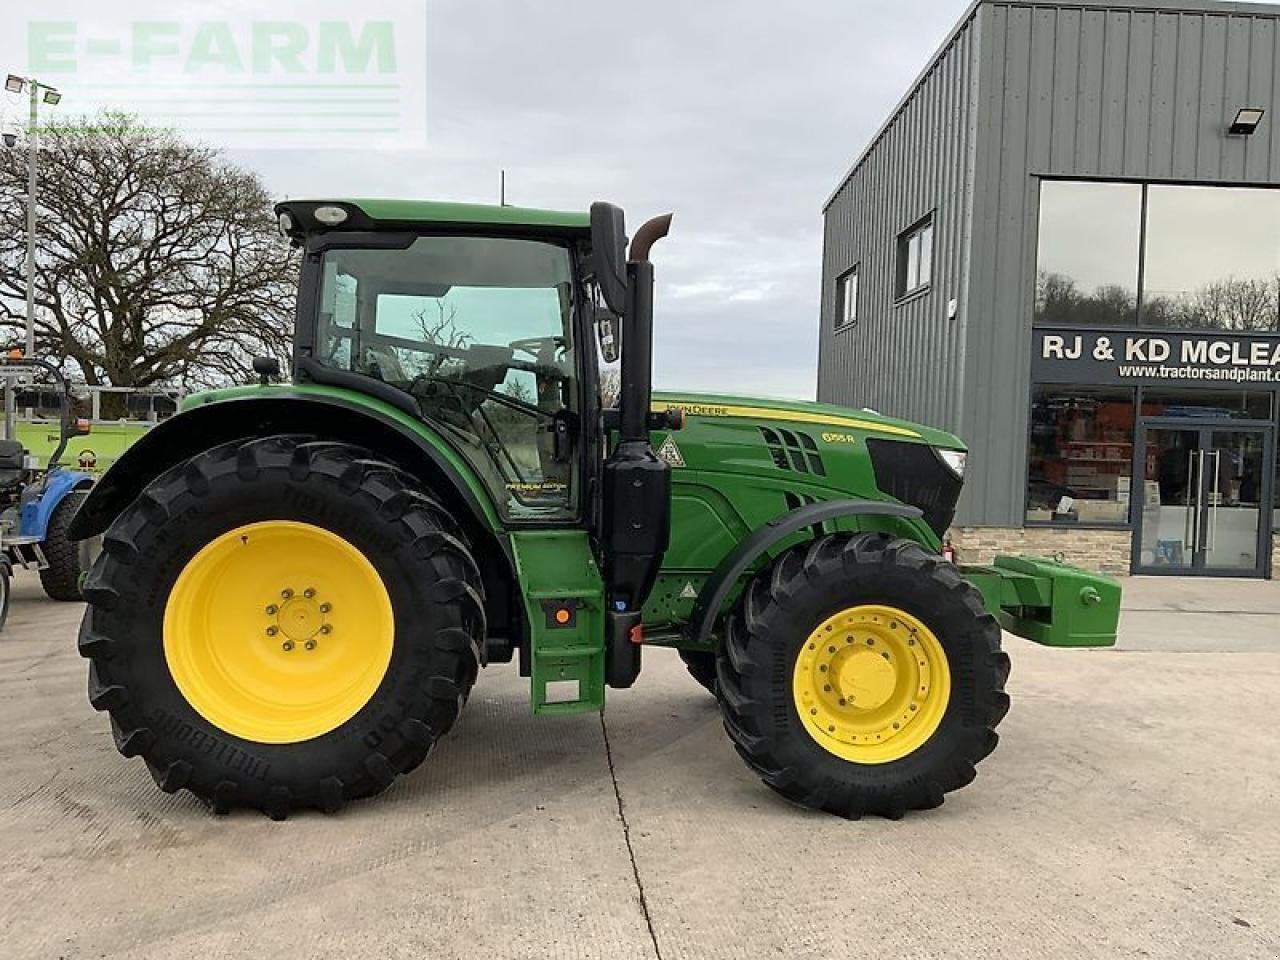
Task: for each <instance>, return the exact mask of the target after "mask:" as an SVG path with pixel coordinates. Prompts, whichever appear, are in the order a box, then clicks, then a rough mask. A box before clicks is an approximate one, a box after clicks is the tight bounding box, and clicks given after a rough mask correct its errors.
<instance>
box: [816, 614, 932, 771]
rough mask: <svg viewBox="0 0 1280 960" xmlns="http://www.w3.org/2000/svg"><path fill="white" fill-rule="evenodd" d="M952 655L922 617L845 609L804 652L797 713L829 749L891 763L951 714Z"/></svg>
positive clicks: (827, 622)
mask: <svg viewBox="0 0 1280 960" xmlns="http://www.w3.org/2000/svg"><path fill="white" fill-rule="evenodd" d="M950 693H951V674H950V670H949V667H948V665H947V657H946V653H945V652H944V650H943V648H942V644H941V642H940V641H939V640H938V638H937V637H936V636H935V635H934V634H933V632H932V631H931V630H930V629H929V628H928V627H927V626H926V625H925V624H924V623H923V622H922V621H921V620H919V619H918V618H917V617H915V616H913V615H911V614H909V613H907V612H906V611H903V610H900V609H898V608H896V607H889V606H880V605H872V604H867V605H861V606H856V607H849V608H847V609H845V610H841V611H840V612H839V613H836V614H834V615H832V616H830V617H828V618H827V619H826V620H824V621H823V622H822V623H820V624H819V625H818V626H817V628H816V629H814V631H813V632H812V633H811V634H810V635H809V637H808V639H807V640H806V641H805V643H804V645H803V646H802V647H801V649H800V651H799V653H798V654H797V656H796V662H795V667H794V670H793V673H792V694H793V696H794V701H795V707H796V714H797V715H798V716H799V717H800V720H801V723H802V724H803V725H804V727H805V729H806V730H807V731H808V733H809V735H810V736H811V737H813V739H814V740H816V741H817V742H818V744H819V745H821V746H822V747H823V748H824V749H825V750H827V751H828V752H830V753H833V754H835V755H836V756H838V757H841V758H843V759H845V760H849V761H852V762H855V763H888V762H890V761H892V760H897V759H900V758H901V757H904V756H906V755H907V754H909V753H911V752H912V751H914V750H916V749H918V748H919V747H920V746H921V745H922V744H923V743H924V742H925V741H926V740H928V739H929V737H931V736H932V735H933V732H934V731H935V730H936V729H937V727H938V724H939V723H941V721H942V716H943V714H944V713H945V712H946V708H947V703H948V702H949V700H950Z"/></svg>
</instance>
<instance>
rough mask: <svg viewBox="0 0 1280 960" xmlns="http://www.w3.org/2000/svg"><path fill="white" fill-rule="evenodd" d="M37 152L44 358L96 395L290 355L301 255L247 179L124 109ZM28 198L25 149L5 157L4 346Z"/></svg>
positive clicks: (213, 382)
mask: <svg viewBox="0 0 1280 960" xmlns="http://www.w3.org/2000/svg"><path fill="white" fill-rule="evenodd" d="M41 146H42V149H41V155H40V167H41V191H40V195H39V196H40V212H39V226H38V229H37V231H36V233H37V236H36V315H35V332H36V349H37V352H38V353H39V354H41V355H42V356H44V357H46V358H50V359H54V360H62V361H70V363H71V364H73V365H74V367H75V368H77V369H78V371H79V373H80V375H81V376H82V377H83V379H84V381H85V382H86V383H88V384H90V385H112V386H123V387H146V386H162V385H163V386H180V387H185V388H193V387H206V386H219V385H225V384H227V383H232V382H237V381H239V382H243V381H244V380H245V378H246V375H247V365H248V358H249V357H250V356H252V355H255V354H269V355H274V356H277V357H284V356H285V355H287V352H288V345H289V341H290V338H291V328H292V304H293V298H294V288H295V286H296V270H297V261H296V257H293V256H291V255H290V253H289V250H288V248H287V246H286V245H285V243H284V241H282V240H281V239H280V238H279V237H278V236H277V233H276V230H275V220H274V217H273V215H272V211H271V200H270V197H269V196H268V195H267V192H266V189H265V188H264V186H263V184H262V183H261V181H260V180H259V179H258V177H257V176H256V175H255V174H253V173H250V172H248V171H245V170H242V169H239V168H237V167H235V166H233V165H232V164H230V163H229V162H227V161H226V160H225V159H223V158H222V157H221V156H220V155H219V154H218V153H217V151H215V150H213V149H210V148H208V147H204V146H198V145H194V144H191V143H187V142H185V141H184V140H182V139H181V138H180V137H179V136H177V135H176V134H174V133H172V132H169V131H158V130H153V129H149V128H147V127H145V126H143V125H141V124H140V123H139V122H138V121H137V120H136V119H135V118H133V117H130V116H125V115H119V114H102V115H100V116H98V117H96V118H93V119H92V120H80V121H70V122H63V123H59V124H56V125H54V126H52V127H50V128H46V129H42V131H41ZM25 196H26V163H25V150H23V149H21V148H20V149H17V150H4V151H0V330H3V332H4V334H5V335H6V336H9V337H11V338H13V339H18V338H19V337H20V334H19V331H20V330H21V328H22V327H23V325H24V323H25V313H26V304H25V280H24V257H25V253H24V246H25V243H26V224H25ZM119 411H120V406H119V404H117V406H116V409H115V410H112V411H110V412H109V415H118V413H119Z"/></svg>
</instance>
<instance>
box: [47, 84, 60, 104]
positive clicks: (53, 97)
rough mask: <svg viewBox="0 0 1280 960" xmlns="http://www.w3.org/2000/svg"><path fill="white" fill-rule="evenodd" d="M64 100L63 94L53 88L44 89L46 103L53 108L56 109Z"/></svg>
mask: <svg viewBox="0 0 1280 960" xmlns="http://www.w3.org/2000/svg"><path fill="white" fill-rule="evenodd" d="M61 100H62V94H61V93H59V92H58V91H57V90H54V89H52V88H51V87H45V88H44V102H45V103H47V104H48V105H49V106H51V107H56V106H57V105H58V104H59V103H60V102H61Z"/></svg>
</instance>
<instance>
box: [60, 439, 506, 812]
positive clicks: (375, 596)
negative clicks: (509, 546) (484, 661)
mask: <svg viewBox="0 0 1280 960" xmlns="http://www.w3.org/2000/svg"><path fill="white" fill-rule="evenodd" d="M84 593H85V599H86V600H87V601H88V603H89V609H88V611H87V613H86V615H85V619H84V624H83V626H82V627H81V635H80V651H81V653H82V654H84V655H85V656H86V657H88V658H89V659H90V667H89V698H90V702H91V703H92V704H93V706H94V707H95V708H97V709H99V710H106V711H108V712H109V713H110V715H111V727H112V731H113V733H114V735H115V740H116V746H117V747H118V748H119V750H120V752H121V753H123V754H124V755H125V756H127V757H131V756H141V757H143V758H144V759H145V760H146V763H147V766H148V768H149V769H150V771H151V773H152V775H153V777H154V778H155V780H156V782H157V784H159V786H160V788H161V789H163V790H165V791H168V792H173V791H176V790H178V789H181V788H186V789H188V790H190V791H191V792H192V793H195V794H196V795H197V796H200V797H202V798H204V799H205V800H207V801H209V802H210V803H211V804H212V805H213V807H214V809H215V810H218V811H219V812H225V811H227V810H229V809H231V808H232V807H236V806H249V807H256V808H258V809H260V810H263V811H265V812H267V813H269V814H270V815H271V816H273V817H276V818H282V817H284V816H286V815H287V814H288V813H289V812H290V811H291V810H294V809H297V808H300V807H316V808H319V809H323V810H326V811H330V812H331V811H334V810H337V809H338V808H339V807H341V806H342V804H343V803H344V802H345V801H347V800H350V799H353V798H355V797H361V796H367V795H370V794H374V793H377V792H379V791H381V790H383V789H385V788H386V787H387V786H389V785H390V784H391V782H392V781H393V780H394V779H395V777H396V776H397V775H399V774H402V773H407V772H408V771H409V770H412V769H413V768H414V767H416V766H417V765H418V764H419V763H421V762H422V760H423V759H424V758H425V757H426V755H427V752H428V751H429V750H430V749H431V747H432V746H433V745H434V744H435V742H436V740H437V739H438V738H439V737H440V736H442V735H443V734H445V733H446V732H447V731H448V730H449V729H450V728H451V727H452V726H453V724H454V721H455V720H456V719H457V716H458V713H459V711H460V710H461V708H462V705H463V703H464V702H465V700H466V698H467V695H468V693H469V692H470V690H471V686H472V684H473V683H474V681H475V677H476V672H477V669H478V666H479V652H480V644H481V642H482V640H483V637H484V632H485V625H484V613H483V597H482V595H481V585H480V577H479V573H478V571H477V569H476V565H475V562H474V560H473V559H472V557H471V555H470V553H469V552H468V550H467V547H466V546H465V544H464V543H463V542H462V540H461V539H460V537H459V535H458V531H457V528H456V527H455V525H454V523H453V521H452V519H451V518H450V517H449V515H448V514H447V513H446V512H445V511H444V510H443V508H442V507H441V506H440V505H439V504H438V503H437V502H436V501H435V500H433V499H431V498H430V497H429V496H428V495H426V494H425V493H424V492H423V491H421V490H420V489H418V488H416V487H415V486H414V484H413V482H412V480H411V479H410V478H409V477H407V475H405V474H404V473H402V472H401V471H399V470H398V469H397V468H395V467H393V466H391V465H389V464H386V463H381V462H378V461H374V460H370V459H366V456H365V454H364V452H363V451H361V450H359V449H358V448H355V447H351V446H349V445H346V444H339V443H329V442H316V441H309V440H308V439H307V438H305V437H271V438H267V439H261V440H249V441H237V442H234V443H230V444H225V445H223V446H221V447H217V448H215V449H213V450H210V451H208V452H206V453H202V454H200V455H198V456H196V457H194V458H192V459H191V460H189V461H187V462H186V463H184V464H181V465H179V466H178V467H175V468H174V469H172V470H170V471H168V472H167V473H165V474H163V475H162V476H161V477H160V478H159V479H157V480H156V481H154V482H153V483H152V484H151V485H150V486H148V487H147V488H146V490H145V491H143V493H142V494H141V495H140V496H139V497H138V499H137V500H136V501H135V502H134V503H133V504H132V505H131V506H130V507H129V508H128V509H127V510H125V511H124V512H123V513H122V514H121V515H120V517H119V518H118V519H117V520H116V522H115V523H114V524H113V525H112V527H111V529H110V530H109V531H108V533H107V535H106V537H105V539H104V542H103V553H102V554H101V556H100V557H99V558H98V560H97V562H96V563H95V565H94V567H93V570H92V571H91V572H90V574H89V576H88V578H87V580H86V581H85V586H84Z"/></svg>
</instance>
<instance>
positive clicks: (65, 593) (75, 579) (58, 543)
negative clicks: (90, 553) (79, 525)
mask: <svg viewBox="0 0 1280 960" xmlns="http://www.w3.org/2000/svg"><path fill="white" fill-rule="evenodd" d="M88 496H89V492H88V491H87V490H72V491H71V492H70V493H68V494H67V495H66V496H65V497H63V498H62V502H61V503H59V504H58V505H57V506H56V507H54V508H53V514H52V515H51V516H50V517H49V526H48V528H47V529H46V531H45V538H44V558H45V560H46V561H47V562H48V564H49V565H48V566H47V567H46V568H45V569H43V570H41V571H40V586H41V587H43V588H44V592H45V596H47V597H48V598H49V599H50V600H70V601H79V600H81V599H83V597H81V595H80V578H81V576H82V575H83V573H84V570H83V568H82V566H81V563H82V560H81V551H80V544H78V543H76V542H74V541H72V540H69V539H67V527H68V526H70V525H71V521H72V520H73V519H75V515H76V511H77V510H79V509H80V504H82V503H84V501H85V498H86V497H88Z"/></svg>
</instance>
